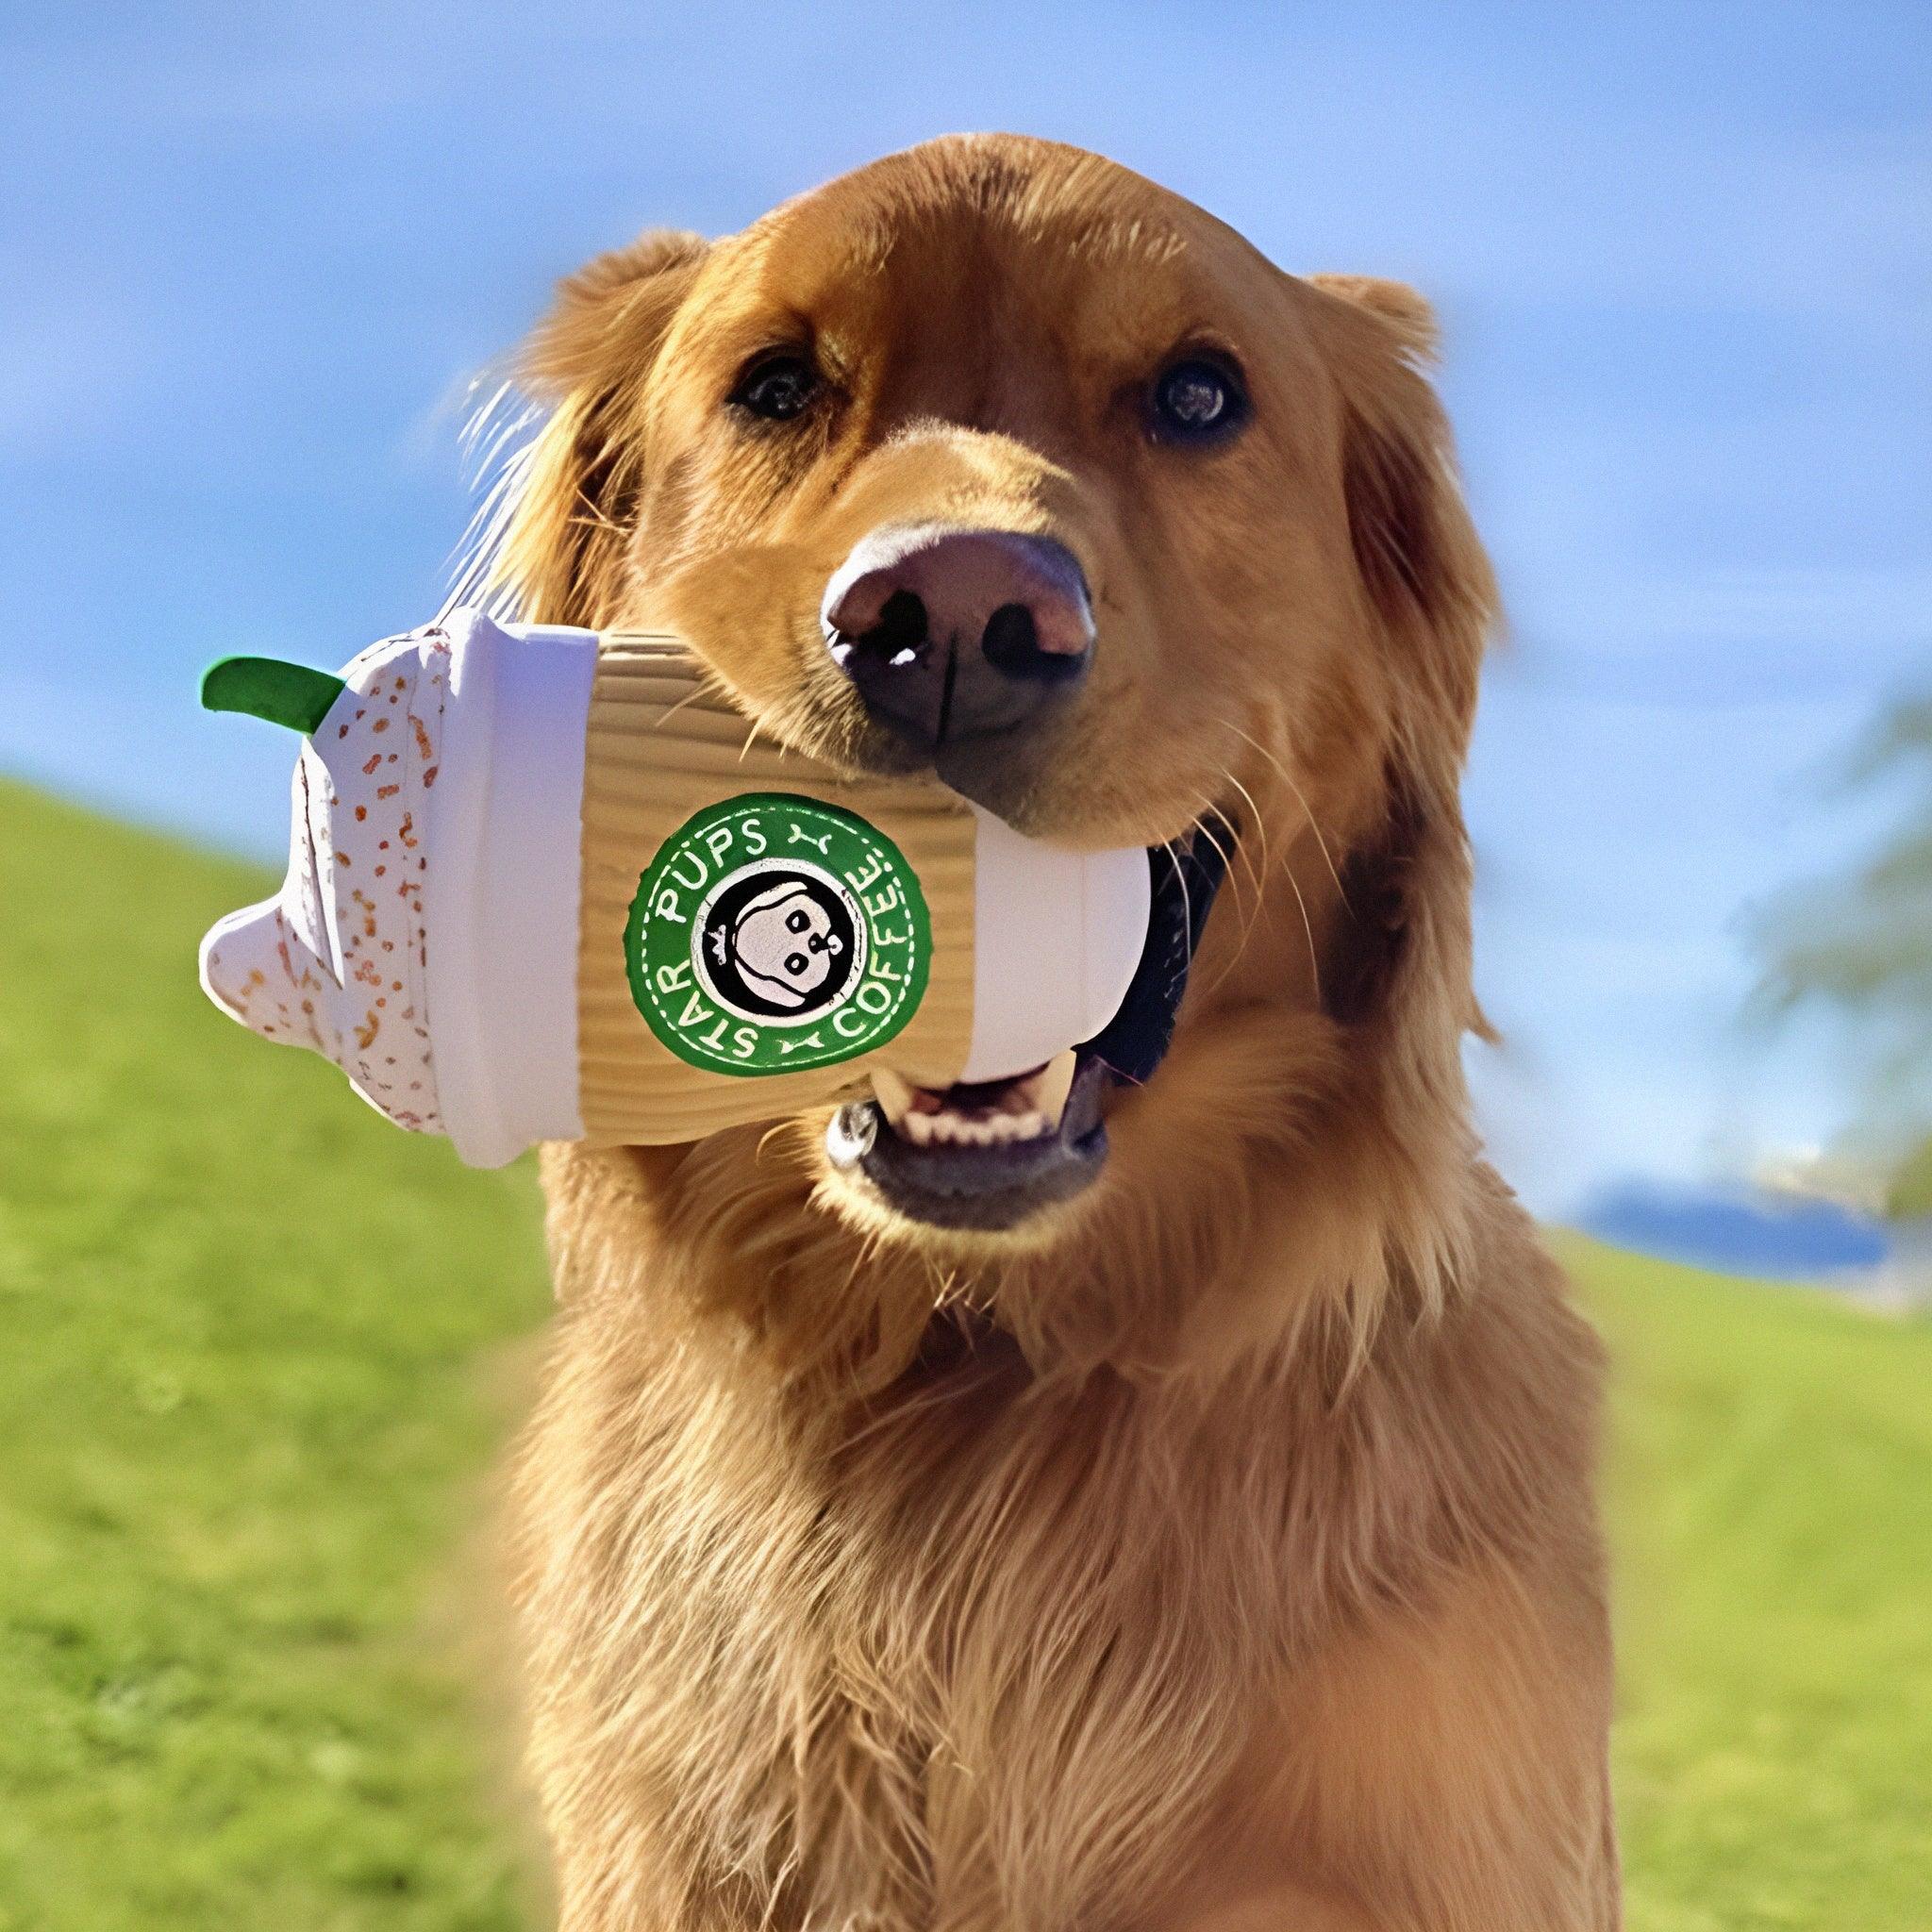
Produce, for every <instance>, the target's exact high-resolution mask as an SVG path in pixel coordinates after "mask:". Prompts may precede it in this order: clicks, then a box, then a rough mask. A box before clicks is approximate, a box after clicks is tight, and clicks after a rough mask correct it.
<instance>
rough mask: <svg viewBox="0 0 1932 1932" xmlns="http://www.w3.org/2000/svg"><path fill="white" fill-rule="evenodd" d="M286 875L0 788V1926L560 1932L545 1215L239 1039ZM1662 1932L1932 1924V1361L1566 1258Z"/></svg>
mask: <svg viewBox="0 0 1932 1932" xmlns="http://www.w3.org/2000/svg"><path fill="white" fill-rule="evenodd" d="M266 885H267V881H266V880H265V879H264V878H263V877H262V875H261V874H258V873H257V872H254V871H252V870H250V869H248V868H246V867H242V866H239V865H234V864H231V863H227V862H225V861H219V860H215V859H210V858H203V857H198V856H195V855H192V854H191V853H188V852H186V851H184V850H183V849H182V848H180V847H179V846H176V845H174V844H171V843H169V842H168V841H162V840H158V839H155V838H151V837H147V836H144V835H142V834H138V833H134V832H130V831H127V830H125V829H124V828H121V827H118V826H115V825H112V824H108V822H106V821H103V820H100V819H97V818H94V817H92V816H91V815H89V814H86V813H84V812H80V811H77V810H75V809H73V808H67V807H62V806H57V805H54V804H52V803H50V802H48V801H47V800H45V799H44V798H42V797H40V796H38V795H37V794H34V793H32V792H29V791H25V790H22V789H20V788H18V787H9V786H7V785H5V784H0V1320H4V1322H5V1324H6V1332H7V1335H8V1346H7V1348H6V1350H5V1351H4V1352H0V1552H4V1557H0V1932H157V1928H163V1927H176V1926H179V1927H195V1928H203V1927H212V1926H227V1925H274V1926H275V1927H277V1928H280V1932H338V1928H340V1932H350V1928H354V1932H403V1928H410V1932H430V1928H436V1932H510V1928H513V1927H519V1926H525V1925H529V1924H535V1923H537V1921H536V1917H535V1914H534V1912H533V1911H532V1909H531V1908H530V1907H529V1905H528V1903H527V1901H526V1900H525V1897H524V1896H523V1894H522V1891H521V1890H520V1887H519V1883H518V1880H517V1876H516V1862H517V1861H516V1858H515V1856H514V1846H515V1838H516V1834H515V1830H514V1828H513V1827H512V1825H511V1824H510V1823H509V1822H508V1817H507V1815H506V1813H505V1810H504V1807H501V1806H499V1805H498V1803H497V1802H496V1801H495V1799H494V1798H493V1797H492V1795H491V1793H492V1790H494V1789H495V1788H496V1786H497V1784H498V1782H499V1778H498V1773H497V1767H496V1766H495V1764H494V1763H493V1761H492V1746H491V1742H490V1740H491V1734H492V1731H493V1730H495V1729H496V1728H497V1727H496V1726H494V1725H492V1724H491V1722H490V1720H489V1716H488V1713H487V1708H486V1706H485V1703H484V1700H482V1699H480V1698H478V1697H477V1696H476V1695H475V1693H474V1691H473V1690H472V1689H471V1688H470V1687H472V1686H473V1685H474V1684H475V1683H476V1682H478V1681H481V1680H483V1679H485V1678H487V1675H488V1673H487V1672H486V1671H485V1670H484V1669H483V1668H482V1666H481V1665H480V1664H479V1663H477V1662H476V1661H475V1659H474V1658H473V1657H472V1656H471V1655H470V1654H469V1651H468V1647H467V1646H466V1645H465V1644H464V1643H463V1642H462V1641H460V1640H459V1633H460V1632H461V1631H462V1630H463V1628H464V1627H465V1626H466V1624H468V1623H469V1622H470V1621H471V1620H470V1619H469V1618H468V1617H467V1616H466V1615H465V1613H464V1605H465V1602H466V1597H465V1594H464V1591H463V1588H462V1586H461V1584H460V1583H459V1582H458V1581H456V1580H455V1579H457V1578H458V1577H459V1576H460V1575H461V1574H462V1573H463V1570H464V1567H465V1561H466V1559H465V1557H464V1556H463V1554H462V1552H463V1546H464V1540H465V1536H466V1533H467V1530H466V1525H467V1524H469V1523H470V1522H471V1521H472V1520H473V1519H474V1517H475V1490H476V1486H477V1485H478V1483H479V1481H480V1478H481V1476H482V1474H483V1472H484V1471H485V1470H486V1469H487V1467H488V1464H489V1461H490V1457H491V1450H492V1446H493V1444H494V1443H495V1442H496V1441H498V1440H499V1439H500V1435H501V1432H502V1429H503V1427H504V1416H503V1410H504V1407H505V1404H504V1403H503V1402H502V1401H500V1400H499V1399H497V1398H496V1397H495V1396H494V1395H493V1394H492V1390H493V1389H494V1388H496V1387H498V1386H500V1384H501V1382H502V1380H503V1379H504V1378H503V1374H502V1369H501V1363H502V1360H503V1357H504V1354H505V1351H506V1349H507V1348H508V1346H509V1345H510V1344H512V1343H513V1342H514V1341H515V1340H516V1339H517V1338H519V1337H521V1336H523V1335H525V1334H526V1333H527V1332H528V1331H530V1330H531V1329H532V1328H533V1327H534V1326H535V1325H536V1324H538V1323H539V1322H540V1321H541V1316H542V1311H543V1307H544V1304H545V1294H544V1289H543V1282H542V1268H541V1255H540V1252H539V1246H538V1240H537V1230H536V1202H535V1197H534V1191H533V1189H532V1187H531V1185H530V1181H529V1177H528V1175H527V1174H526V1173H525V1172H524V1171H523V1170H521V1169H519V1170H517V1171H514V1172H512V1173H510V1174H507V1175H489V1174H469V1173H466V1172H464V1171H463V1170H462V1169H461V1168H459V1167H458V1165H457V1163H456V1161H455V1160H454V1158H452V1157H451V1156H450V1154H449V1152H448V1150H447V1149H446V1148H444V1147H443V1146H441V1145H440V1144H438V1143H436V1142H432V1141H417V1140H413V1139H411V1138H410V1137H408V1136H406V1135H402V1134H398V1133H396V1132H395V1131H394V1129H392V1128H391V1127H390V1126H388V1125H387V1124H385V1123H384V1122H382V1121H380V1120H379V1119H377V1118H376V1117H375V1115H374V1114H372V1113H370V1112H368V1111H367V1110H366V1109H364V1108H360V1107H358V1105H357V1104H356V1102H355V1101H354V1100H353V1098H352V1097H351V1096H350V1095H349V1094H348V1093H347V1092H346V1091H344V1089H343V1087H342V1084H341V1076H340V1075H339V1074H336V1072H335V1071H334V1070H333V1069H332V1068H330V1067H327V1066H325V1065H324V1064H322V1063H321V1062H320V1061H318V1060H315V1059H313V1058H309V1057H308V1056H305V1055H298V1054H293V1053H277V1052H274V1051H271V1050H270V1049H269V1048H267V1047H265V1046H263V1045H261V1044H260V1043H259V1042H258V1041H254V1040H252V1039H250V1038H249V1037H248V1036H247V1035H245V1034H244V1033H242V1030H241V1029H240V1028H239V1027H235V1026H233V1025H231V1024H229V1023H228V1022H226V1021H225V1020H223V1019H222V1018H221V1017H220V1016H219V1015H217V1014H216V1013H215V1012H214V1011H213V1010H212V1008H208V1006H207V1005H206V1003H205V1002H204V1001H203V999H202V996H201V994H200V992H199V991H198V990H197V989H196V987H195V984H194V976H193V963H192V962H193V951H194V943H195V941H196V939H197V938H198V936H199V934H200V933H201V931H202V929H203V927H204V926H206V925H207V924H208V923H209V922H210V921H211V920H212V919H213V918H214V917H215V916H216V915H217V914H218V913H220V912H223V911H225V910H226V909H228V908H230V907H232V906H235V905H238V904H240V903H242V900H243V899H245V898H247V897H251V896H255V895H257V894H258V893H259V892H260V891H263V890H265V889H266ZM1573 1259H1574V1262H1575V1265H1576V1268H1577V1272H1578V1275H1579V1278H1580V1281H1581V1284H1582V1287H1583V1291H1584V1294H1585V1297H1586V1299H1587V1300H1588V1302H1589V1303H1590V1305H1591V1307H1592V1309H1593V1310H1594V1311H1595V1312H1596V1314H1597V1316H1598V1318H1599V1320H1600V1321H1601V1322H1602V1323H1603V1324H1604V1325H1605V1327H1606V1328H1607V1331H1608V1333H1609V1335H1610V1338H1611V1340H1612V1342H1613V1344H1614V1346H1615V1349H1616V1352H1617V1356H1618V1360H1619V1364H1620V1369H1619V1381H1618V1396H1617V1405H1616V1417H1615V1424H1616V1426H1615V1441H1614V1445H1613V1455H1612V1478H1613V1481H1612V1490H1613V1497H1614V1503H1615V1515H1616V1524H1617V1530H1618V1541H1619V1543H1620V1561H1621V1574H1622V1578H1623V1587H1624V1612H1623V1622H1624V1718H1623V1721H1622V1724H1621V1726H1620V1732H1619V1739H1618V1771H1619V1780H1620V1787H1621V1791H1622V1800H1623V1806H1624V1821H1625V1829H1626V1849H1627V1857H1628V1864H1629V1874H1630V1896H1631V1923H1632V1924H1633V1926H1636V1927H1639V1928H1656V1932H1717V1928H1724V1932H1733V1928H1759V1927H1762V1928H1767V1932H1769V1928H1774V1927H1780V1928H1781V1927H1803V1928H1806V1932H1924V1927H1925V1926H1927V1925H1928V1924H1932V1850H1928V1846H1927V1842H1926V1840H1927V1787H1928V1782H1932V1780H1928V1774H1927V1766H1928V1763H1932V1600H1928V1599H1932V1330H1928V1329H1927V1328H1925V1327H1923V1326H1919V1327H1904V1326H1900V1325H1897V1324H1885V1323H1880V1322H1876V1321H1873V1320H1871V1319H1869V1318H1866V1317H1863V1316H1860V1315H1858V1314H1856V1313H1853V1312H1850V1311H1847V1310H1844V1309H1841V1308H1839V1307H1833V1306H1832V1305H1830V1304H1829V1303H1827V1302H1825V1301H1824V1300H1823V1299H1821V1298H1819V1297H1815V1296H1807V1295H1803V1294H1795V1293H1790V1292H1785V1291H1772V1290H1761V1289H1756V1288H1752V1287H1749V1286H1746V1285H1742V1284H1739V1283H1735V1282H1729V1281H1722V1280H1717V1279H1713V1278H1710V1277H1705V1276H1698V1275H1694V1274H1690V1273H1688V1272H1686V1271H1683V1270H1678V1269H1671V1268H1665V1267H1662V1266H1659V1265H1657V1264H1653V1263H1649V1262H1640V1261H1636V1260H1633V1259H1631V1258H1629V1257H1622V1256H1617V1255H1613V1254H1611V1253H1608V1252H1607V1251H1605V1250H1602V1249H1595V1248H1590V1247H1588V1246H1585V1245H1582V1244H1578V1245H1577V1246H1576V1247H1575V1249H1574V1253H1573Z"/></svg>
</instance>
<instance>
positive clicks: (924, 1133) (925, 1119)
mask: <svg viewBox="0 0 1932 1932" xmlns="http://www.w3.org/2000/svg"><path fill="white" fill-rule="evenodd" d="M937 1119H938V1116H937V1115H936V1114H929V1113H908V1115H907V1116H906V1118H905V1119H904V1120H902V1121H898V1122H895V1123H894V1125H893V1131H894V1132H896V1133H901V1134H904V1135H905V1136H906V1138H907V1139H908V1141H911V1142H912V1144H913V1145H914V1146H915V1147H924V1146H925V1145H926V1144H927V1143H928V1142H929V1141H931V1140H932V1130H933V1123H934V1121H935V1120H937Z"/></svg>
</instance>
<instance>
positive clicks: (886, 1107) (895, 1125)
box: [825, 819, 1233, 1232]
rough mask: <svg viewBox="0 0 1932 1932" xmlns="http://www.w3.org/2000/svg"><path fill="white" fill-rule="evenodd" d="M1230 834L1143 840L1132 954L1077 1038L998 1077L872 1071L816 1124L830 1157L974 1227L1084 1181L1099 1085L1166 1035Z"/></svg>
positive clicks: (1102, 1119) (1026, 1210)
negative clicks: (1143, 933)
mask: <svg viewBox="0 0 1932 1932" xmlns="http://www.w3.org/2000/svg"><path fill="white" fill-rule="evenodd" d="M1232 838H1233V828H1232V825H1231V824H1230V823H1229V822H1228V821H1227V820H1225V819H1221V820H1217V821H1213V822H1210V824H1208V826H1207V827H1206V828H1204V829H1203V830H1199V831H1196V832H1195V833H1194V834H1193V835H1192V836H1191V837H1190V838H1188V839H1186V840H1183V841H1177V842H1176V843H1174V844H1172V845H1160V846H1156V847H1154V848H1153V849H1152V850H1150V851H1149V853H1148V855H1147V858H1148V864H1149V867H1150V869H1151V874H1150V875H1151V884H1152V892H1151V895H1150V903H1149V908H1148V922H1147V938H1146V942H1145V944H1144V945H1143V946H1142V948H1141V961H1140V964H1139V965H1138V966H1137V967H1136V969H1135V972H1134V976H1133V979H1132V981H1131V982H1130V983H1129V985H1128V988H1127V991H1126V995H1125V997H1124V999H1123V1000H1122V1002H1121V1005H1120V1008H1119V1009H1118V1010H1117V1011H1116V1012H1115V1014H1114V1017H1113V1018H1112V1019H1111V1020H1109V1021H1108V1024H1107V1025H1106V1026H1104V1027H1103V1028H1102V1029H1101V1030H1100V1032H1098V1033H1097V1034H1095V1035H1094V1036H1093V1038H1092V1039H1091V1040H1089V1041H1085V1042H1083V1043H1082V1044H1081V1045H1079V1046H1075V1047H1069V1048H1067V1049H1066V1050H1065V1051H1064V1052H1063V1053H1060V1054H1057V1055H1056V1056H1055V1057H1054V1058H1052V1059H1050V1060H1048V1061H1046V1062H1045V1063H1044V1064H1043V1065H1041V1066H1038V1067H1030V1068H1027V1069H1026V1070H1024V1072H1021V1073H1017V1074H1011V1075H1009V1076H1008V1077H1007V1078H1005V1079H999V1080H979V1081H972V1082H965V1081H961V1082H956V1083H955V1084H954V1085H952V1086H950V1087H945V1088H931V1087H915V1086H913V1085H911V1084H909V1083H908V1082H907V1081H906V1080H903V1079H901V1078H900V1077H899V1076H898V1075H896V1074H891V1073H888V1072H886V1071H884V1070H879V1071H876V1072H874V1074H873V1098H872V1099H870V1100H858V1101H850V1102H848V1103H847V1104H846V1105H845V1106H843V1107H841V1108H840V1109H839V1110H838V1112H837V1113H835V1114H834V1115H833V1116H832V1120H831V1123H830V1124H829V1126H828V1127H827V1128H826V1130H825V1152H826V1155H827V1157H828V1158H829V1159H830V1161H831V1163H832V1167H833V1169H834V1171H835V1172H837V1173H838V1174H841V1175H842V1176H844V1177H845V1178H846V1179H847V1180H848V1181H849V1182H851V1183H853V1184H855V1185H858V1186H860V1187H862V1188H863V1189H864V1190H865V1191H868V1192H870V1193H871V1194H873V1195H874V1197H876V1198H877V1199H878V1200H880V1201H881V1202H883V1203H884V1205H886V1206H887V1207H889V1208H891V1209H893V1210H894V1211H895V1212H896V1213H898V1214H899V1215H901V1216H903V1217H904V1218H905V1219H907V1220H909V1221H914V1222H920V1223H924V1224H926V1225H928V1226H934V1227H944V1228H956V1229H968V1230H972V1229H976V1230H981V1231H987V1232H994V1231H1001V1230H1007V1229H1011V1228H1015V1227H1017V1226H1019V1225H1020V1224H1022V1223H1024V1222H1025V1221H1027V1220H1030V1219H1031V1218H1032V1217H1033V1216H1035V1215H1037V1214H1040V1213H1041V1212H1042V1211H1044V1210H1045V1209H1047V1208H1053V1207H1057V1206H1059V1205H1061V1204H1063V1203H1065V1202H1068V1201H1071V1200H1073V1199H1074V1198H1075V1197H1076V1196H1078V1195H1080V1194H1082V1193H1084V1192H1086V1191H1087V1190H1088V1189H1089V1188H1090V1187H1091V1186H1092V1184H1093V1183H1094V1181H1095V1180H1097V1179H1098V1178H1099V1176H1100V1174H1101V1171H1102V1170H1103V1169H1104V1168H1105V1166H1106V1164H1107V1158H1108V1139H1107V1120H1106V1114H1107V1108H1108V1097H1109V1095H1110V1094H1111V1093H1112V1092H1113V1091H1117V1090H1119V1089H1121V1088H1123V1087H1139V1086H1143V1085H1145V1084H1146V1082H1148V1081H1149V1080H1151V1079H1152V1078H1153V1077H1154V1074H1155V1073H1156V1071H1157V1070H1158V1067H1159V1065H1160V1062H1161V1060H1162V1059H1163V1058H1165V1057H1166V1054H1167V1050H1168V1047H1169V1045H1170V1044H1171V1043H1172V1041H1173V1039H1174V1022H1175V1019H1176V1016H1177V1015H1178V1013H1179V1009H1180V1003H1181V995H1182V994H1183V993H1184V992H1185V991H1187V985H1188V973H1189V969H1190V967H1191V965H1192V963H1193V958H1194V952H1195V949H1196V947H1197V946H1198V944H1199V942H1200V939H1201V934H1202V930H1203V928H1204V927H1205V925H1206V923H1207V916H1208V908H1210V907H1211V906H1212V904H1213V902H1214V895H1215V893H1216V891H1218V890H1219V888H1220V885H1221V881H1222V877H1223V875H1224V870H1225V865H1226V856H1227V851H1228V847H1229V845H1230V844H1231V842H1232Z"/></svg>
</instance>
